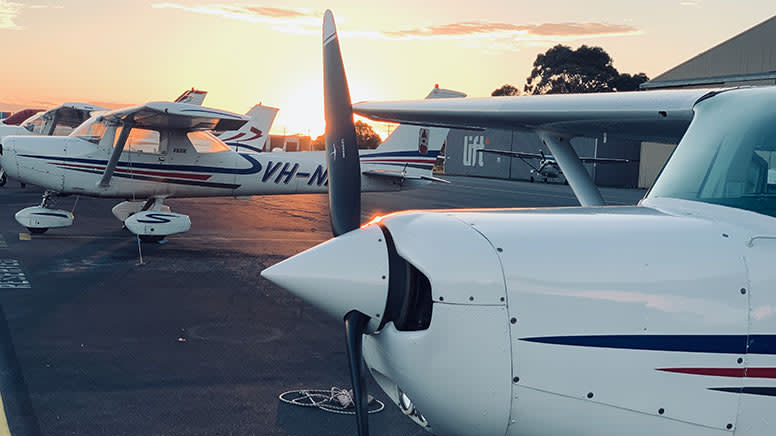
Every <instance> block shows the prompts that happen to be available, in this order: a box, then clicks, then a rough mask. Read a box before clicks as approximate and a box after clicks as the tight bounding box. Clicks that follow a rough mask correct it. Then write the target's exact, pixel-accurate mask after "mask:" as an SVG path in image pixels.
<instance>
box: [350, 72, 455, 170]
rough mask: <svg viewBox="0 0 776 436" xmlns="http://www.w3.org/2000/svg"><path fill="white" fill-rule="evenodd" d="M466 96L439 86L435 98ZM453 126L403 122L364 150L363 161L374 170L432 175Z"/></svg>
mask: <svg viewBox="0 0 776 436" xmlns="http://www.w3.org/2000/svg"><path fill="white" fill-rule="evenodd" d="M455 97H466V94H464V93H462V92H458V91H453V90H449V89H441V88H439V86H435V87H434V89H432V90H431V92H430V93H429V94H428V95H427V96H426V98H427V99H431V98H455ZM449 131H450V129H446V128H441V127H421V126H413V125H408V124H399V125H398V126H397V127H396V129H394V130H393V132H391V134H390V135H389V136H388V137H387V138H385V141H383V143H382V144H380V146H378V147H377V148H376V149H375V150H373V151H369V152H364V153H363V154H362V155H361V162H363V163H365V164H372V165H368V166H367V168H369V169H370V170H383V169H384V170H386V171H387V170H392V171H403V172H405V173H406V174H407V175H424V176H430V175H431V171H432V169H433V166H434V162H435V161H436V158H437V156H438V155H439V153H440V151H441V149H442V146H443V145H444V144H445V141H446V140H447V133H448V132H449Z"/></svg>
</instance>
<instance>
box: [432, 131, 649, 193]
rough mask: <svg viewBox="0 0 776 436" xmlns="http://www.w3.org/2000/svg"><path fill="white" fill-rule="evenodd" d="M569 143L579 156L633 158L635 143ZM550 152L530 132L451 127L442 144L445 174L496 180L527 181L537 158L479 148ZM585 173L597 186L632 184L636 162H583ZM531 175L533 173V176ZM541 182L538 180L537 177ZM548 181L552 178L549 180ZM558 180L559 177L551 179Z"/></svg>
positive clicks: (589, 140) (578, 140) (635, 179)
mask: <svg viewBox="0 0 776 436" xmlns="http://www.w3.org/2000/svg"><path fill="white" fill-rule="evenodd" d="M571 145H572V146H573V147H574V149H575V150H576V152H577V155H579V156H580V157H591V156H596V153H597V156H598V157H609V158H622V159H631V160H634V161H637V160H638V159H639V153H640V143H638V142H617V143H612V142H609V143H607V144H603V142H602V141H601V140H596V139H592V138H574V139H573V140H572V141H571ZM485 147H487V148H494V149H499V150H512V151H521V152H526V153H539V152H540V151H544V153H546V154H550V151H549V149H548V148H547V147H546V146H545V145H544V144H543V143H542V141H541V140H540V139H539V137H538V136H537V135H536V133H534V132H533V131H525V130H511V131H510V130H499V129H486V130H484V131H472V130H456V129H454V130H451V131H450V133H449V134H448V136H447V145H446V146H445V155H446V161H445V174H450V175H465V176H479V177H490V178H499V179H514V180H529V179H530V178H531V176H532V174H531V165H533V166H534V167H538V166H539V160H538V159H526V160H525V161H523V160H521V159H518V158H510V157H507V156H497V155H493V154H488V153H484V154H483V153H478V152H477V151H476V150H477V149H479V148H485ZM585 168H587V170H588V173H589V174H591V177H594V180H595V181H596V183H597V184H599V185H601V186H623V187H634V186H636V185H637V182H638V170H639V164H638V162H633V163H629V164H598V165H597V166H595V165H593V164H592V163H589V164H585ZM533 176H534V177H535V178H537V177H536V175H533ZM539 180H540V181H541V179H539ZM551 181H552V180H551ZM554 181H555V182H562V181H563V180H562V179H561V180H557V179H556V180H554Z"/></svg>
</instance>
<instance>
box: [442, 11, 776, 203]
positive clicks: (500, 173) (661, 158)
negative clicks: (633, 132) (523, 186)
mask: <svg viewBox="0 0 776 436" xmlns="http://www.w3.org/2000/svg"><path fill="white" fill-rule="evenodd" d="M775 40H776V16H774V17H772V18H769V19H768V20H766V21H764V22H762V23H760V24H758V25H756V26H754V27H752V28H751V29H749V30H746V31H745V32H743V33H741V34H739V35H737V36H734V37H733V38H731V39H729V40H727V41H725V42H722V43H721V44H718V45H716V46H714V47H712V48H711V49H709V50H707V51H705V52H703V53H701V54H699V55H697V56H695V57H693V58H691V59H689V60H687V61H686V62H683V63H681V64H679V65H677V66H676V67H674V68H672V69H670V70H668V71H666V72H665V73H663V74H661V75H659V76H657V77H655V78H654V79H652V80H650V81H649V82H646V83H643V84H642V85H641V87H642V89H644V90H652V89H667V88H688V87H706V88H713V87H723V86H742V85H745V86H746V85H750V86H762V85H774V84H776V45H775V44H773V41H775ZM572 145H573V146H574V148H575V149H576V151H577V154H578V155H579V156H580V157H601V158H620V159H629V160H633V161H634V162H630V163H627V164H600V163H599V164H595V165H594V164H585V167H587V169H588V171H589V172H590V174H591V176H592V177H593V178H594V180H595V182H596V184H598V185H600V186H619V187H635V186H638V187H642V188H649V187H651V186H652V183H654V181H655V179H656V178H657V175H658V174H659V173H660V171H661V170H662V168H663V165H665V162H666V160H667V159H668V157H669V156H670V155H671V153H673V150H674V148H675V147H676V146H675V145H674V144H658V143H651V142H644V143H638V142H632V143H622V142H617V143H616V144H615V143H612V142H610V143H605V142H604V141H602V140H601V138H598V139H587V138H577V139H575V140H574V141H572ZM484 147H488V148H498V149H502V150H512V151H525V152H529V153H538V152H539V150H541V149H542V147H543V145H542V143H541V141H540V140H539V138H538V137H537V136H536V135H535V134H530V133H524V132H520V131H510V130H495V129H487V130H485V131H471V130H451V131H450V134H449V135H448V137H447V144H446V146H445V148H446V150H445V154H446V159H445V173H447V174H452V175H474V176H483V177H497V178H505V179H518V180H528V179H529V178H530V176H531V173H530V170H531V168H530V167H529V166H528V165H527V164H526V163H524V162H521V161H520V159H516V158H509V157H506V156H496V155H493V154H485V155H483V154H482V153H478V152H476V149H477V148H484ZM545 151H546V150H545ZM529 162H530V161H529ZM531 163H532V164H534V165H537V164H538V162H537V161H534V162H531Z"/></svg>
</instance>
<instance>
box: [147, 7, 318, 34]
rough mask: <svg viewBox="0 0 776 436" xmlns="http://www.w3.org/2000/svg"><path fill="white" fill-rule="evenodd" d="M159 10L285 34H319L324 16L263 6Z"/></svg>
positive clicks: (305, 10) (298, 10)
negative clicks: (265, 26) (256, 25)
mask: <svg viewBox="0 0 776 436" xmlns="http://www.w3.org/2000/svg"><path fill="white" fill-rule="evenodd" d="M151 7H152V8H155V9H180V10H183V11H186V12H193V13H197V14H203V15H213V16H216V17H221V18H228V19H232V20H240V21H248V22H252V23H263V24H268V25H270V26H271V27H272V29H273V30H277V31H279V32H284V33H319V32H320V29H319V27H320V23H321V17H322V16H323V13H322V12H317V11H313V10H310V9H292V8H275V7H268V6H261V5H231V4H229V5H228V4H201V5H184V4H180V3H154V4H153V5H151Z"/></svg>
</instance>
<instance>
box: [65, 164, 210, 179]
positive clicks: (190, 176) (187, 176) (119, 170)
mask: <svg viewBox="0 0 776 436" xmlns="http://www.w3.org/2000/svg"><path fill="white" fill-rule="evenodd" d="M51 163H52V164H55V165H59V166H63V167H72V168H86V169H90V170H99V171H105V167H100V166H94V165H77V164H70V163H59V162H51ZM116 172H117V173H123V174H127V173H128V174H140V175H144V176H158V177H176V178H179V179H191V180H207V179H209V178H210V177H212V175H211V174H186V173H171V172H159V171H145V170H128V169H124V168H116Z"/></svg>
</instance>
